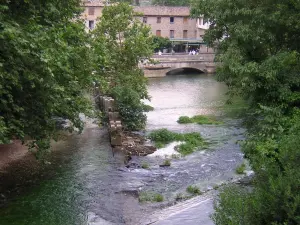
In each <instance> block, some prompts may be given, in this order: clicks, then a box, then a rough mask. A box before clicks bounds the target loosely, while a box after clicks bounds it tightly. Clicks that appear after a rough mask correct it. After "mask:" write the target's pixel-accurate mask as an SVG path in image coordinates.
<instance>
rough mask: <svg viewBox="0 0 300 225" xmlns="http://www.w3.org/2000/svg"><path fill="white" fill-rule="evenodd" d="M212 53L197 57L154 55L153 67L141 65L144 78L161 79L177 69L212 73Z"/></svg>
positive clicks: (213, 55) (213, 64) (213, 63)
mask: <svg viewBox="0 0 300 225" xmlns="http://www.w3.org/2000/svg"><path fill="white" fill-rule="evenodd" d="M214 57H215V54H214V53H201V54H199V55H187V54H175V55H170V54H168V55H167V54H166V55H161V56H159V55H154V56H153V57H152V59H153V60H155V61H156V62H158V63H157V64H155V65H143V66H141V67H142V68H143V70H144V74H145V76H146V77H163V76H166V75H167V74H169V73H170V72H172V71H175V70H178V69H194V70H198V71H199V72H203V73H214V72H215V62H214Z"/></svg>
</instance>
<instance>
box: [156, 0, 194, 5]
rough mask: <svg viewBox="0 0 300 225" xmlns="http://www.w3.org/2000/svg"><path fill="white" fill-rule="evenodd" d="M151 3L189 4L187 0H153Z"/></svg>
mask: <svg viewBox="0 0 300 225" xmlns="http://www.w3.org/2000/svg"><path fill="white" fill-rule="evenodd" d="M152 4H153V5H162V6H189V5H190V1H189V0H153V2H152Z"/></svg>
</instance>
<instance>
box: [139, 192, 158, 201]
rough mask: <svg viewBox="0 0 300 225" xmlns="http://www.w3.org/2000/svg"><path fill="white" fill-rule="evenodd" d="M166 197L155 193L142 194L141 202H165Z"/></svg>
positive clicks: (140, 195)
mask: <svg viewBox="0 0 300 225" xmlns="http://www.w3.org/2000/svg"><path fill="white" fill-rule="evenodd" d="M163 201H164V196H162V195H161V194H158V193H154V192H141V193H140V194H139V202H163Z"/></svg>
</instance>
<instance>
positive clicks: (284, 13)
mask: <svg viewBox="0 0 300 225" xmlns="http://www.w3.org/2000/svg"><path fill="white" fill-rule="evenodd" d="M192 14H193V16H199V15H204V17H205V18H207V19H209V21H210V23H211V25H210V29H209V30H208V31H207V32H206V34H205V37H204V40H205V41H206V42H207V43H209V44H210V45H211V46H214V45H217V47H218V51H219V54H218V57H217V60H218V61H219V62H220V65H221V66H220V67H219V68H218V69H217V78H218V79H219V80H220V81H224V82H225V83H226V84H227V85H228V87H229V95H230V96H234V95H239V96H242V97H244V98H245V99H246V101H247V102H248V103H249V110H248V115H247V117H246V121H245V122H246V125H247V128H248V132H247V140H246V142H244V144H243V151H244V152H245V157H247V158H248V159H249V161H250V163H251V166H252V168H253V169H254V171H255V173H256V174H257V176H256V182H255V183H254V190H253V191H251V192H249V191H246V192H245V191H244V192H242V194H239V193H238V192H237V191H236V190H233V191H232V192H230V191H228V190H227V191H226V192H224V194H223V195H221V198H220V202H219V205H217V206H216V214H215V215H214V220H215V222H216V223H217V224H299V217H300V212H299V201H298V199H299V196H298V194H297V192H298V191H297V190H296V189H297V188H296V187H299V186H300V180H299V179H297V177H298V176H299V174H298V173H296V172H295V169H296V167H297V166H296V165H297V162H298V163H299V161H298V156H296V155H297V154H298V152H299V149H298V147H297V146H298V145H297V144H296V142H298V139H296V136H297V134H298V131H297V129H298V128H297V127H299V121H300V110H299V107H300V98H299V97H300V76H299V75H300V74H299V72H300V57H299V56H300V55H299V51H300V45H299V44H298V43H299V37H300V30H299V27H300V20H299V19H300V2H299V1H293V0H275V1H274V0H272V1H271V0H263V1H255V0H249V1H248V0H247V1H246V0H219V1H210V0H201V1H200V0H199V1H196V2H195V3H194V4H193V9H192ZM287 140H289V141H287ZM289 142H291V143H293V146H294V147H292V145H290V144H289ZM283 143H284V144H286V145H287V146H284V145H283ZM283 154H284V157H285V158H284V160H283V159H282V158H281V157H282V155H283ZM290 171H293V173H294V176H295V179H293V175H292V174H293V173H292V172H290ZM284 184H286V186H284ZM239 191H241V189H239ZM232 193H233V194H232ZM234 193H236V196H237V197H238V199H237V200H236V201H234V200H233V199H232V200H230V197H226V196H231V197H232V196H233V195H234ZM268 193H269V194H268ZM270 193H272V196H273V197H272V196H271V195H270ZM243 203H244V205H247V206H246V207H244V210H243V209H241V205H242V204H243ZM240 219H243V220H242V222H241V220H240Z"/></svg>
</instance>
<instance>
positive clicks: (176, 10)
mask: <svg viewBox="0 0 300 225" xmlns="http://www.w3.org/2000/svg"><path fill="white" fill-rule="evenodd" d="M134 11H136V12H140V13H143V14H144V15H145V16H189V15H190V7H170V6H144V7H143V6H135V7H134Z"/></svg>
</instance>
